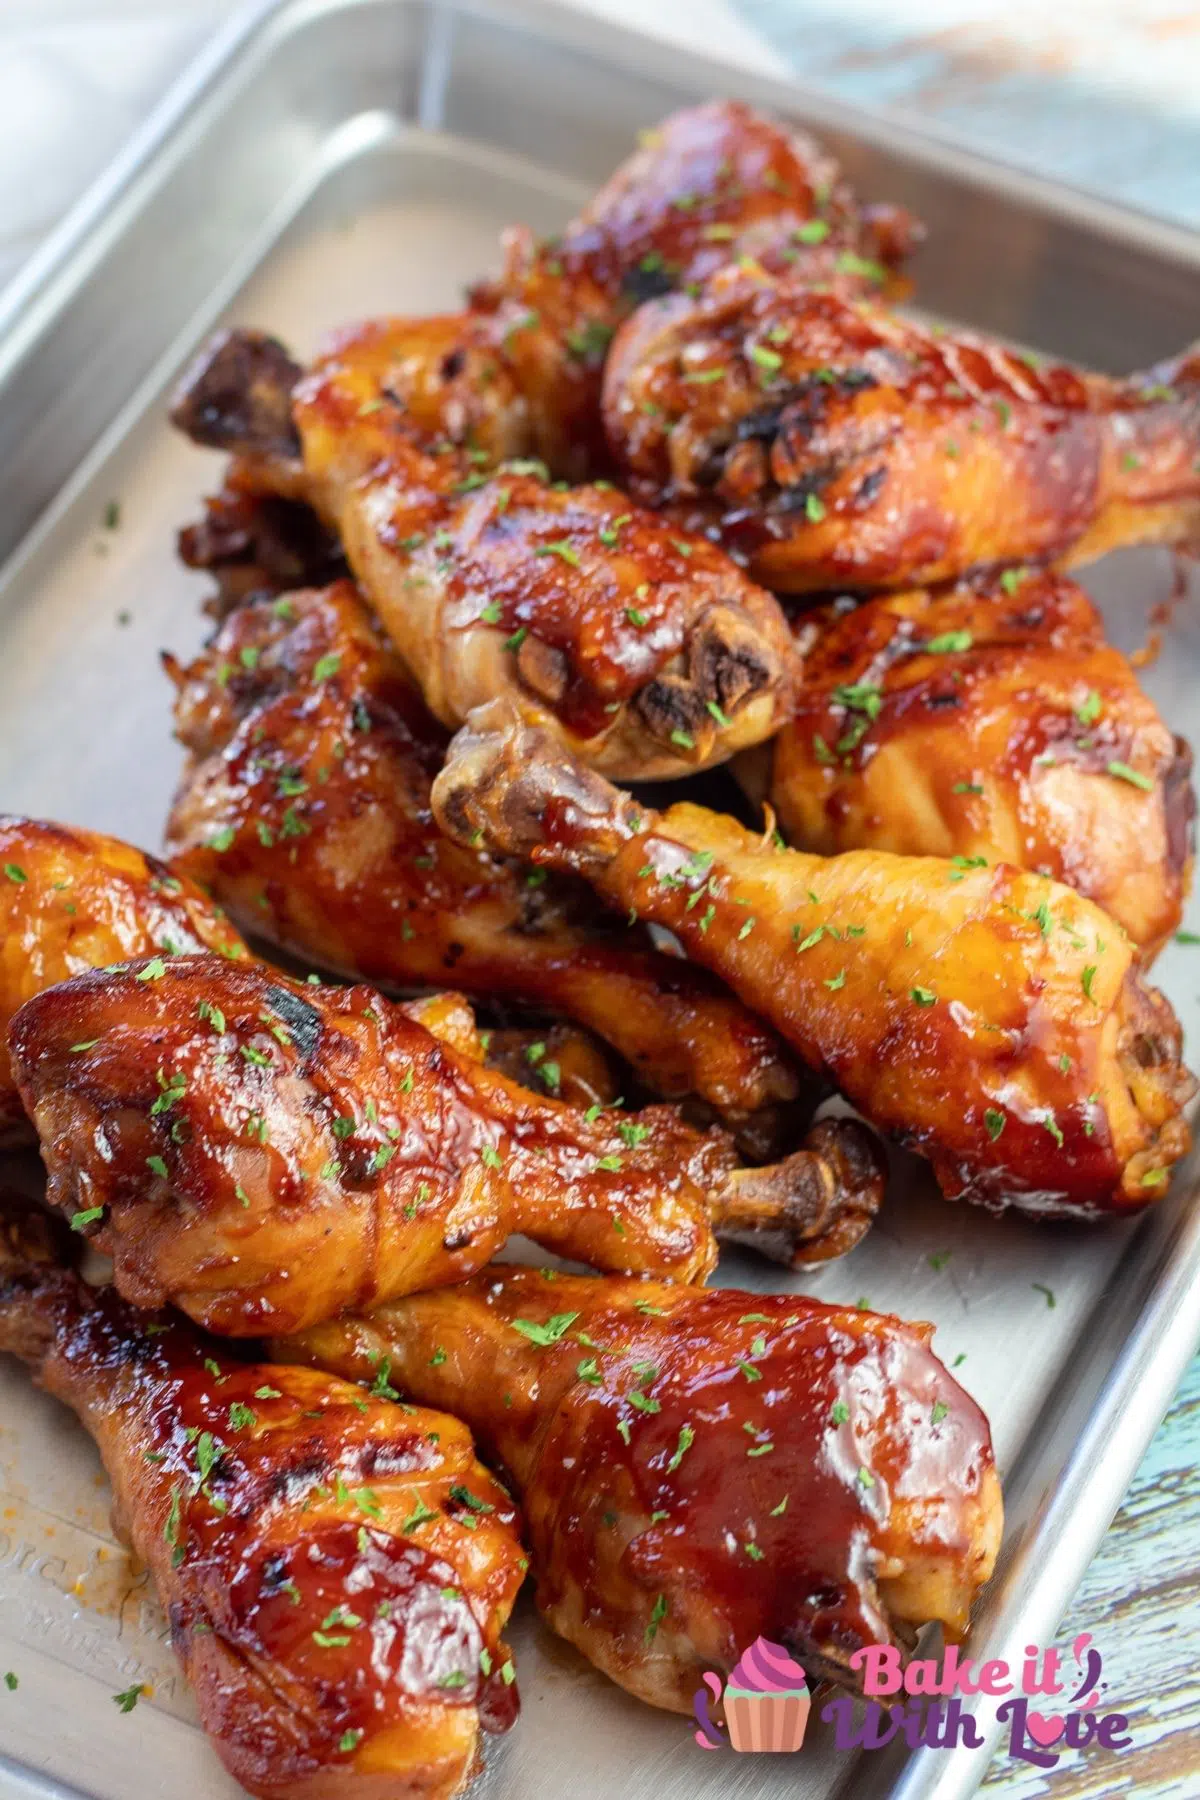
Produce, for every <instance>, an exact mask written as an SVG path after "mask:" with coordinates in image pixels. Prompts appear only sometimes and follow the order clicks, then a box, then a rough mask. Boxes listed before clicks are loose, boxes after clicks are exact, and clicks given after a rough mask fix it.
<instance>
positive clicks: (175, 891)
mask: <svg viewBox="0 0 1200 1800" xmlns="http://www.w3.org/2000/svg"><path fill="white" fill-rule="evenodd" d="M155 950H165V951H168V952H169V951H174V950H180V951H196V950H218V951H220V952H221V953H222V955H225V956H231V957H237V956H245V955H247V954H248V952H247V950H246V947H245V945H244V944H243V943H242V940H241V939H240V938H239V936H238V934H237V932H236V931H235V930H234V929H233V927H232V925H230V923H229V921H228V920H227V919H226V917H225V914H224V913H223V911H222V910H221V908H220V907H219V906H216V905H214V904H213V902H212V901H211V900H210V899H209V898H208V896H207V895H206V894H205V893H203V892H202V891H201V890H200V889H199V888H198V887H197V886H196V885H195V884H194V883H193V882H191V881H187V880H183V879H181V878H180V877H178V876H176V875H175V874H173V873H172V871H171V870H170V869H168V868H167V866H166V864H165V863H161V862H159V861H158V860H157V859H156V858H155V857H153V856H145V855H143V853H142V852H141V851H140V850H135V849H133V848H132V846H131V845H129V844H124V843H122V842H121V840H120V839H119V838H113V837H106V836H105V835H104V833H103V832H99V831H81V830H79V829H77V828H76V827H74V826H70V825H55V824H52V823H50V822H49V821H48V820H45V819H25V818H21V817H18V816H17V815H15V814H13V813H4V814H0V1142H3V1141H8V1142H11V1141H13V1140H19V1139H21V1138H23V1137H27V1136H28V1135H29V1126H28V1122H27V1120H26V1118H25V1113H24V1110H23V1109H22V1106H21V1101H20V1098H19V1096H18V1094H17V1089H16V1084H15V1082H14V1080H13V1075H12V1070H11V1068H10V1065H9V1059H8V1051H7V1049H6V1047H5V1042H4V1034H5V1033H6V1032H7V1029H8V1022H9V1020H10V1019H11V1018H12V1016H13V1014H14V1013H15V1012H16V1010H17V1008H18V1007H19V1006H20V1005H21V1003H22V1002H23V1001H25V1000H28V999H29V998H30V996H31V995H33V994H37V993H40V992H41V990H42V989H43V988H46V987H52V986H53V985H54V983H55V982H58V981H66V980H67V978H68V976H71V975H78V974H80V973H81V972H82V971H83V970H84V969H97V968H102V967H103V966H104V965H105V964H107V963H113V962H122V961H123V960H124V959H125V958H126V957H129V956H149V955H150V954H151V953H152V952H153V951H155Z"/></svg>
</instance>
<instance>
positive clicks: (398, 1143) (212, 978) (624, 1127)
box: [13, 957, 739, 1336]
mask: <svg viewBox="0 0 1200 1800" xmlns="http://www.w3.org/2000/svg"><path fill="white" fill-rule="evenodd" d="M13 1049H14V1056H15V1060H16V1064H17V1067H18V1073H19V1079H20V1083H21V1090H22V1095H23V1098H24V1100H25V1103H26V1105H27V1107H28V1108H29V1110H30V1112H31V1114H32V1116H33V1117H34V1119H35V1121H36V1123H37V1126H38V1130H39V1134H40V1136H41V1139H42V1146H43V1156H44V1159H45V1161H46V1164H47V1168H48V1170H49V1173H50V1189H49V1197H50V1199H51V1203H52V1204H55V1205H58V1206H61V1207H62V1208H63V1210H64V1211H65V1212H66V1214H67V1216H68V1217H72V1216H73V1215H74V1214H76V1213H77V1212H81V1213H85V1214H86V1213H91V1212H92V1211H93V1209H95V1208H97V1207H100V1208H104V1209H105V1210H104V1212H103V1214H102V1217H100V1218H99V1219H85V1220H84V1224H85V1225H87V1226H88V1227H89V1228H90V1229H92V1230H94V1233H95V1237H96V1241H97V1243H98V1244H99V1246H100V1247H101V1248H102V1249H104V1250H105V1251H106V1252H107V1253H108V1254H111V1255H112V1256H113V1258H114V1261H115V1273H116V1280H117V1283H118V1285H119V1286H120V1288H121V1291H122V1292H123V1293H124V1294H125V1295H126V1297H127V1298H129V1299H131V1300H132V1301H134V1302H135V1303H137V1304H140V1305H157V1304H161V1303H162V1302H163V1301H164V1300H166V1299H170V1300H172V1301H173V1302H174V1304H176V1305H178V1306H180V1307H181V1308H182V1309H183V1310H184V1311H186V1312H188V1313H189V1314H190V1315H191V1316H192V1317H193V1318H195V1319H197V1320H198V1321H199V1322H200V1323H202V1324H205V1325H206V1326H208V1327H209V1328H210V1329H215V1330H220V1331H222V1332H224V1333H226V1334H228V1335H231V1336H255V1335H258V1334H259V1333H261V1332H265V1331H276V1332H282V1331H288V1330H297V1329H300V1328H301V1327H303V1326H304V1325H306V1324H310V1323H314V1322H315V1321H317V1320H319V1319H322V1318H326V1317H328V1316H330V1315H331V1314H333V1313H336V1312H338V1311H340V1310H342V1309H343V1308H346V1307H352V1306H358V1307H362V1306H367V1305H370V1304H372V1303H374V1302H377V1301H379V1300H381V1299H384V1298H387V1297H389V1296H390V1295H394V1294H396V1293H400V1292H407V1291H410V1290H412V1289H413V1288H419V1287H422V1286H429V1285H437V1284H439V1283H441V1282H447V1281H457V1280H461V1279H463V1278H464V1277H465V1276H467V1275H469V1274H471V1273H472V1272H473V1271H474V1270H475V1269H478V1268H479V1267H481V1266H482V1264H484V1263H485V1262H487V1261H488V1260H489V1258H490V1257H491V1256H492V1255H493V1254H494V1253H495V1251H496V1250H498V1249H499V1247H500V1246H501V1244H503V1242H504V1241H505V1239H506V1238H507V1237H508V1236H509V1235H510V1234H511V1233H513V1232H516V1231H523V1232H525V1233H526V1234H527V1235H530V1236H532V1237H534V1238H535V1239H536V1240H537V1241H538V1242H540V1243H542V1244H543V1245H545V1246H546V1247H547V1248H549V1249H552V1250H555V1251H558V1252H559V1253H560V1254H563V1255H566V1256H571V1257H574V1258H575V1259H577V1260H578V1261H581V1262H590V1263H592V1264H593V1265H594V1266H596V1267H599V1268H608V1269H618V1270H624V1271H628V1272H646V1273H656V1274H660V1275H664V1276H667V1277H670V1278H672V1279H678V1280H682V1281H691V1280H698V1279H703V1277H704V1276H705V1275H706V1274H707V1273H708V1272H709V1270H710V1269H711V1268H712V1266H713V1263H714V1262H715V1259H716V1245H715V1242H714V1239H713V1233H712V1227H711V1224H710V1209H712V1208H715V1206H716V1205H717V1203H719V1201H720V1197H721V1195H722V1193H723V1190H725V1188H726V1187H727V1185H729V1184H731V1183H735V1182H736V1181H737V1180H738V1179H739V1172H738V1170H737V1161H736V1157H735V1154H734V1151H733V1146H732V1143H731V1141H730V1139H729V1138H728V1136H727V1135H726V1134H725V1133H724V1132H722V1131H720V1130H718V1129H716V1128H715V1127H714V1128H713V1129H711V1130H709V1131H707V1132H700V1131H696V1130H694V1129H692V1128H691V1127H690V1126H688V1125H686V1124H685V1123H684V1122H683V1120H682V1119H681V1118H680V1116H679V1114H678V1113H677V1112H675V1111H674V1109H672V1108H670V1107H653V1108H647V1109H646V1110H644V1111H643V1112H641V1113H638V1114H612V1113H602V1114H600V1115H599V1116H598V1117H597V1116H590V1117H589V1116H588V1115H586V1114H582V1113H579V1112H577V1111H576V1110H575V1109H574V1108H572V1107H569V1106H565V1105H561V1104H559V1103H557V1102H556V1101H554V1100H551V1099H548V1098H545V1099H543V1098H539V1097H537V1096H535V1095H534V1094H532V1093H531V1092H529V1091H528V1090H526V1089H525V1088H521V1087H517V1086H515V1085H514V1084H513V1083H511V1082H508V1081H506V1080H505V1079H504V1078H503V1077H502V1076H500V1075H497V1074H493V1073H492V1072H491V1071H489V1070H486V1069H484V1068H482V1067H480V1066H479V1064H478V1063H476V1062H474V1061H473V1060H470V1059H468V1058H465V1057H463V1056H461V1055H459V1054H457V1053H456V1052H455V1051H453V1050H452V1049H451V1048H450V1047H449V1046H448V1045H447V1044H445V1043H443V1042H439V1041H438V1040H437V1039H435V1038H434V1037H432V1036H431V1035H430V1034H429V1032H428V1031H426V1030H425V1029H424V1028H423V1026H422V1025H420V1024H419V1023H418V1022H417V1021H416V1020H415V1019H413V1018H412V1017H411V1016H410V1015H409V1014H408V1013H407V1012H406V1011H405V1010H404V1008H402V1007H398V1006H396V1005H394V1004H392V1003H391V1002H389V1001H386V1000H384V999H382V998H381V997H380V996H379V995H378V994H377V993H375V992H374V991H373V990H372V989H369V988H350V989H335V988H321V987H318V986H307V987H306V986H300V985H299V984H297V983H294V982H291V981H287V980H285V979H284V978H283V977H282V976H275V975H273V973H272V972H271V971H269V970H267V969H265V968H263V967H261V966H248V967H241V968H238V967H235V966H234V965H232V964H229V963H225V962H222V961H220V960H219V959H217V958H203V957H196V958H177V959H174V960H166V959H162V960H160V961H158V962H152V963H149V964H142V965H140V966H139V965H137V964H134V965H131V966H130V967H129V968H128V969H127V970H125V971H116V972H114V971H103V972H100V973H98V974H95V975H89V976H83V977H80V978H79V979H78V980H76V981H75V982H72V983H69V984H65V985H64V986H62V987H60V988H56V989H53V990H50V991H49V992H48V993H46V994H44V995H39V996H38V997H36V998H35V999H34V1000H32V1001H30V1002H28V1003H27V1004H26V1006H25V1007H24V1008H23V1009H22V1011H21V1012H20V1014H19V1015H18V1017H17V1019H16V1021H15V1022H14V1026H13Z"/></svg>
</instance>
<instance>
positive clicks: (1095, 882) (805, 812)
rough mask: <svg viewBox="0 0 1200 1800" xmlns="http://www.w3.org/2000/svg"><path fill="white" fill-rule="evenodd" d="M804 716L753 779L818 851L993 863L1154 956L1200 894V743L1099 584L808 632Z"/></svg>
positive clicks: (867, 616)
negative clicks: (1107, 606) (1028, 874)
mask: <svg viewBox="0 0 1200 1800" xmlns="http://www.w3.org/2000/svg"><path fill="white" fill-rule="evenodd" d="M793 630H794V633H795V640H796V648H797V651H798V653H799V655H800V657H801V659H802V665H803V674H802V677H801V679H800V680H799V681H798V682H797V687H796V693H797V698H796V702H795V710H794V713H793V716H792V718H791V720H790V721H789V722H788V724H787V725H785V726H784V728H783V730H782V731H781V732H780V733H779V734H778V735H777V736H776V737H775V738H774V739H773V741H772V742H771V743H770V744H769V745H763V746H762V747H761V749H759V750H755V751H750V752H748V753H747V756H746V758H745V759H744V762H743V764H742V765H741V767H740V768H739V774H740V776H741V778H742V780H743V783H744V785H745V786H746V787H747V789H748V791H749V792H751V794H752V795H753V796H754V797H755V798H759V799H762V798H765V799H767V800H769V801H770V804H771V805H772V807H774V809H775V812H776V813H777V815H778V818H779V822H780V825H781V826H782V828H783V831H784V833H785V835H786V836H787V838H788V841H789V842H790V843H792V844H794V845H795V846H796V847H797V848H798V849H802V850H811V851H814V852H815V853H816V854H818V855H821V856H831V855H835V854H837V853H838V852H840V851H843V850H867V849H870V850H893V851H896V852H897V853H898V854H899V855H902V856H945V857H958V858H960V859H966V860H967V861H968V862H969V861H970V860H971V859H973V858H975V857H984V858H985V859H986V860H987V862H988V863H996V862H1007V863H1012V864H1013V865H1015V866H1016V867H1018V868H1023V869H1033V870H1037V871H1038V872H1039V873H1041V874H1046V875H1052V876H1053V877H1054V879H1055V880H1056V881H1062V882H1066V883H1067V884H1068V885H1069V886H1070V887H1073V888H1077V889H1078V891H1079V892H1080V893H1081V894H1086V895H1087V896H1088V898H1089V899H1091V900H1095V901H1096V902H1097V904H1098V905H1100V906H1102V907H1103V908H1104V910H1105V911H1106V912H1108V913H1110V914H1111V915H1112V917H1113V918H1114V919H1116V920H1117V921H1118V923H1119V924H1121V925H1122V926H1124V928H1125V930H1126V931H1127V932H1128V933H1129V935H1130V937H1131V938H1132V939H1133V940H1134V942H1135V943H1136V944H1138V945H1140V946H1141V947H1142V948H1143V950H1144V951H1145V952H1146V954H1147V956H1150V955H1153V953H1154V951H1155V950H1156V949H1157V948H1158V947H1159V946H1160V945H1161V944H1162V943H1163V942H1164V941H1165V940H1166V939H1167V938H1168V937H1169V936H1170V934H1171V932H1173V931H1174V930H1175V928H1176V926H1177V925H1178V923H1179V919H1180V915H1181V912H1182V907H1183V900H1184V897H1185V895H1186V893H1187V890H1188V886H1189V884H1190V874H1191V866H1192V856H1193V821H1194V813H1195V799H1194V796H1193V793H1192V788H1191V784H1190V779H1189V778H1190V773H1191V763H1192V758H1191V752H1190V750H1189V749H1188V747H1187V745H1186V744H1185V743H1184V741H1183V740H1182V739H1181V738H1177V737H1173V736H1172V734H1171V732H1170V731H1169V730H1168V729H1167V727H1166V725H1165V724H1164V723H1163V721H1162V719H1161V718H1160V716H1159V714H1158V711H1157V709H1156V707H1155V706H1154V704H1153V703H1152V701H1151V700H1150V699H1149V698H1148V696H1147V695H1146V694H1145V693H1143V691H1142V689H1141V687H1140V686H1139V685H1138V681H1137V677H1136V675H1135V674H1134V671H1133V669H1132V668H1131V667H1130V664H1129V661H1128V659H1127V658H1126V657H1124V656H1122V655H1121V653H1120V652H1119V651H1118V650H1115V649H1113V648H1112V646H1111V645H1109V644H1108V643H1106V641H1105V637H1104V627H1103V624H1102V621H1101V619H1100V616H1099V614H1098V613H1097V611H1096V609H1095V607H1094V606H1093V605H1092V602H1091V601H1090V600H1089V599H1088V597H1087V595H1086V594H1085V593H1084V592H1083V590H1082V588H1080V587H1078V586H1076V584H1075V583H1074V582H1073V581H1071V580H1069V579H1068V578H1067V577H1065V576H1062V575H1057V574H1055V573H1053V572H1050V571H1041V570H1036V569H1028V568H1016V569H1011V570H1008V571H1006V572H1005V573H1003V574H1001V575H999V576H992V577H983V578H979V579H977V580H975V581H972V582H965V581H964V582H961V583H959V584H958V585H956V586H951V587H944V588H934V589H929V588H916V589H913V590H911V591H909V592H908V593H900V594H886V595H881V596H878V597H877V598H875V599H872V600H868V601H864V602H863V603H862V604H861V605H859V606H855V605H854V604H853V603H852V602H849V601H846V602H839V603H837V604H835V605H833V606H829V607H826V608H824V609H823V610H822V611H820V612H817V613H807V614H805V615H803V616H802V617H801V618H799V619H798V620H797V621H796V622H795V624H794V626H793Z"/></svg>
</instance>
